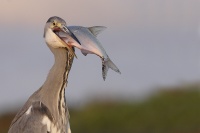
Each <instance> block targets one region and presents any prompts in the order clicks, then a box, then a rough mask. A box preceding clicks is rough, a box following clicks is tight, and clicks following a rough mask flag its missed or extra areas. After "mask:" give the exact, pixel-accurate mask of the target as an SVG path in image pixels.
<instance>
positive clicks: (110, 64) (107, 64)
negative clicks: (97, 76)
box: [102, 58, 121, 81]
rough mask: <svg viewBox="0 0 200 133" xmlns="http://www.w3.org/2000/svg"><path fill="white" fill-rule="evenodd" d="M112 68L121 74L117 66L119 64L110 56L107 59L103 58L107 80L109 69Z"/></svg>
mask: <svg viewBox="0 0 200 133" xmlns="http://www.w3.org/2000/svg"><path fill="white" fill-rule="evenodd" d="M109 68H111V69H112V70H114V71H115V72H117V73H119V74H121V72H120V70H119V69H118V68H117V66H116V65H115V64H114V63H113V62H112V61H111V60H110V58H108V59H107V60H103V59H102V76H103V79H104V81H105V79H106V76H107V72H108V69H109Z"/></svg>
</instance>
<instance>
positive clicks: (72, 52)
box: [59, 25, 77, 58]
mask: <svg viewBox="0 0 200 133" xmlns="http://www.w3.org/2000/svg"><path fill="white" fill-rule="evenodd" d="M60 29H61V30H62V31H63V32H65V33H67V34H69V35H70V34H71V32H70V31H69V29H68V28H67V26H66V25H62V26H60ZM59 38H60V37H59ZM60 41H61V42H62V43H63V44H64V46H65V47H66V48H67V49H68V50H69V52H70V53H71V54H72V55H74V56H75V57H76V58H77V56H76V54H75V53H74V50H73V49H72V47H71V46H69V45H68V44H67V43H66V42H65V41H63V40H62V39H61V38H60Z"/></svg>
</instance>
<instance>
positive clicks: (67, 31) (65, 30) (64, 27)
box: [62, 25, 70, 34]
mask: <svg viewBox="0 0 200 133" xmlns="http://www.w3.org/2000/svg"><path fill="white" fill-rule="evenodd" d="M62 30H63V31H64V32H66V33H68V34H70V31H69V29H68V28H67V26H65V25H63V27H62Z"/></svg>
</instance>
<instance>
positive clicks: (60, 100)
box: [40, 48, 74, 117]
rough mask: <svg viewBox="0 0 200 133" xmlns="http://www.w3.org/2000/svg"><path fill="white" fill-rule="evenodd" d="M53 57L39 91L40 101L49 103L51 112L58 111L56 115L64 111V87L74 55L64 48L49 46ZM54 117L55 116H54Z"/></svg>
mask: <svg viewBox="0 0 200 133" xmlns="http://www.w3.org/2000/svg"><path fill="white" fill-rule="evenodd" d="M50 49H51V51H52V52H53V54H54V57H55V63H54V65H53V67H52V68H51V70H50V72H49V74H48V76H47V78H46V81H45V82H44V84H43V86H42V89H41V91H43V92H42V93H40V94H42V95H41V99H42V102H44V104H46V105H49V107H48V108H49V109H50V111H52V112H58V113H59V114H57V117H59V116H60V115H61V114H63V113H66V110H65V106H66V103H65V87H66V82H67V79H68V74H69V72H70V69H71V66H72V62H73V59H74V56H73V55H71V54H70V53H69V52H68V50H67V49H64V48H58V49H54V48H50ZM54 117H56V116H54Z"/></svg>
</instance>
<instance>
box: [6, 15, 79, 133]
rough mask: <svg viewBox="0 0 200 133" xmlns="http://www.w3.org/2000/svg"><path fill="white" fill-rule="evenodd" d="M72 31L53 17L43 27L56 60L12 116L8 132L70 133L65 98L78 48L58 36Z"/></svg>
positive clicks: (62, 21) (61, 20)
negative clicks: (42, 79) (40, 83)
mask: <svg viewBox="0 0 200 133" xmlns="http://www.w3.org/2000/svg"><path fill="white" fill-rule="evenodd" d="M59 31H62V32H65V33H69V34H70V32H69V30H68V28H67V24H66V22H65V21H64V20H63V19H62V18H60V17H57V16H54V17H50V18H49V19H48V21H47V22H46V25H45V28H44V38H45V41H46V44H47V46H48V47H49V49H50V50H51V52H52V53H53V55H54V58H55V61H54V64H53V66H52V68H51V69H50V71H49V73H48V75H47V78H46V80H45V82H44V83H43V85H42V86H41V87H40V88H39V89H38V90H37V91H36V92H34V93H33V94H32V95H31V96H30V97H29V99H28V100H27V102H26V103H25V105H24V106H23V107H22V109H21V110H20V111H19V112H18V113H17V114H16V116H15V118H14V119H13V121H12V123H11V125H10V128H9V131H8V133H71V129H70V124H69V112H68V108H67V104H66V99H65V88H66V86H67V80H68V75H69V72H70V69H71V67H72V63H73V60H74V57H75V56H76V55H75V53H74V52H75V50H74V47H70V46H69V45H67V44H66V43H64V42H63V41H62V39H60V38H59V36H57V34H56V32H59Z"/></svg>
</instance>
